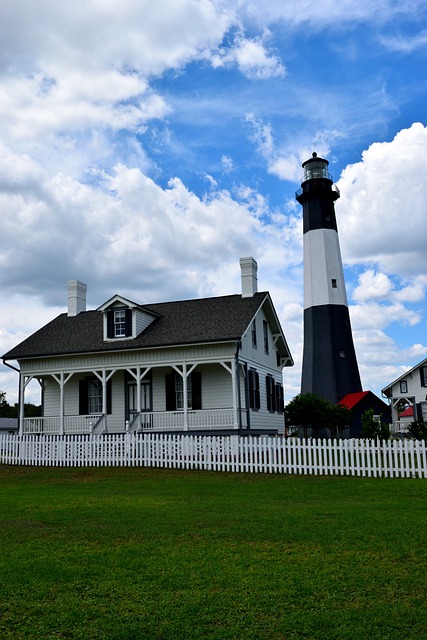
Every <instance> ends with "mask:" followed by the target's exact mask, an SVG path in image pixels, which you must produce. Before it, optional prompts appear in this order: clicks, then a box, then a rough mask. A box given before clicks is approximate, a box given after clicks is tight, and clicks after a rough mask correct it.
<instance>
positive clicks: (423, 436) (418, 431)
mask: <svg viewBox="0 0 427 640" xmlns="http://www.w3.org/2000/svg"><path fill="white" fill-rule="evenodd" d="M408 432H409V434H410V436H411V437H412V438H414V439H415V440H427V424H426V423H425V422H424V420H423V419H422V418H421V420H414V421H413V422H411V424H410V425H408Z"/></svg>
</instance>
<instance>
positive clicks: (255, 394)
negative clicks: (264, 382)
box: [249, 369, 261, 409]
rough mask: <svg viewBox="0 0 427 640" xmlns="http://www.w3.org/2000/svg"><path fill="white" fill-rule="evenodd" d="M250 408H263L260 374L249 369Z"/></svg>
mask: <svg viewBox="0 0 427 640" xmlns="http://www.w3.org/2000/svg"><path fill="white" fill-rule="evenodd" d="M249 406H250V408H251V409H259V408H260V406H261V398H260V393H259V373H258V372H257V371H254V370H253V369H249Z"/></svg>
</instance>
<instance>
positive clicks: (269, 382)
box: [265, 376, 273, 411]
mask: <svg viewBox="0 0 427 640" xmlns="http://www.w3.org/2000/svg"><path fill="white" fill-rule="evenodd" d="M272 382H273V379H272V377H271V376H266V378H265V390H266V396H267V410H268V411H273V407H272V406H271V398H272V394H271V385H272Z"/></svg>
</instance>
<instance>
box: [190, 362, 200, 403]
mask: <svg viewBox="0 0 427 640" xmlns="http://www.w3.org/2000/svg"><path fill="white" fill-rule="evenodd" d="M191 389H192V398H191V408H192V409H201V408H202V374H201V373H200V371H193V373H192V374H191Z"/></svg>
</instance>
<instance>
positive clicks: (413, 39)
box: [380, 29, 427, 54]
mask: <svg viewBox="0 0 427 640" xmlns="http://www.w3.org/2000/svg"><path fill="white" fill-rule="evenodd" d="M380 42H381V43H382V44H383V46H384V47H385V48H386V49H389V50H391V51H398V52H400V53H405V54H408V53H412V52H413V51H416V50H417V49H423V48H424V47H427V29H424V30H423V31H420V32H419V33H416V34H415V35H412V34H411V35H402V34H399V35H384V36H381V38H380Z"/></svg>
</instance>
